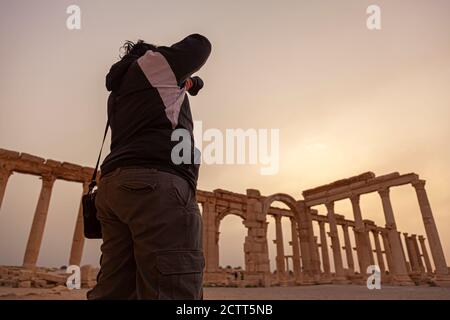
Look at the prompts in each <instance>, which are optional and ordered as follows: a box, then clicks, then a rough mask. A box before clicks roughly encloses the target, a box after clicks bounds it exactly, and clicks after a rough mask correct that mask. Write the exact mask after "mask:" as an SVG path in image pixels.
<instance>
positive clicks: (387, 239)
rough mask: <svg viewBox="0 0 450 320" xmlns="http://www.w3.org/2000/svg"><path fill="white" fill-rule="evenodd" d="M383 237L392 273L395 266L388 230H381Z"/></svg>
mask: <svg viewBox="0 0 450 320" xmlns="http://www.w3.org/2000/svg"><path fill="white" fill-rule="evenodd" d="M381 238H382V239H383V247H384V253H385V254H386V261H387V265H388V269H389V274H391V273H392V270H393V268H394V267H393V262H392V251H391V245H390V244H389V237H388V235H387V232H386V231H382V232H381Z"/></svg>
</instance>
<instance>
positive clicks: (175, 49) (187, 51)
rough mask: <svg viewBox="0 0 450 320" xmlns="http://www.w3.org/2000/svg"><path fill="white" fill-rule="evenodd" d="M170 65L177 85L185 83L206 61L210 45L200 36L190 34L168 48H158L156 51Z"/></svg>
mask: <svg viewBox="0 0 450 320" xmlns="http://www.w3.org/2000/svg"><path fill="white" fill-rule="evenodd" d="M156 51H157V52H160V53H161V54H162V55H163V56H164V57H165V58H166V60H167V62H168V63H169V64H170V66H171V68H172V70H173V72H174V74H175V77H176V79H177V82H178V83H180V84H181V83H183V82H184V81H186V80H187V79H188V78H189V77H190V76H191V75H192V74H193V73H195V72H197V71H198V70H199V69H200V68H201V67H202V66H203V65H204V64H205V62H206V60H208V57H209V55H210V53H211V43H210V42H209V40H208V39H207V38H206V37H204V36H202V35H200V34H197V33H196V34H191V35H189V36H187V37H186V38H184V39H183V40H181V41H180V42H177V43H175V44H173V45H172V46H170V47H165V46H159V47H158V48H157V49H156Z"/></svg>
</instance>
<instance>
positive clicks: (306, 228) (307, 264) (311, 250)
mask: <svg viewBox="0 0 450 320" xmlns="http://www.w3.org/2000/svg"><path fill="white" fill-rule="evenodd" d="M310 210H311V209H310V208H309V207H307V206H306V205H305V203H304V202H303V201H297V211H298V212H297V213H296V215H297V223H298V234H299V241H300V252H301V262H302V263H301V265H302V284H314V283H317V282H318V281H319V280H320V261H319V260H320V259H319V257H316V251H315V244H314V230H313V226H312V218H311V212H310ZM317 262H319V265H317Z"/></svg>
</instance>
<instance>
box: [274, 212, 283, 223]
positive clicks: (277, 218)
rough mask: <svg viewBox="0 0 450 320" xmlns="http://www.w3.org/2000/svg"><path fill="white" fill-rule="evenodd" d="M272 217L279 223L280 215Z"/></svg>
mask: <svg viewBox="0 0 450 320" xmlns="http://www.w3.org/2000/svg"><path fill="white" fill-rule="evenodd" d="M273 217H274V219H275V221H276V222H281V215H279V214H274V215H273Z"/></svg>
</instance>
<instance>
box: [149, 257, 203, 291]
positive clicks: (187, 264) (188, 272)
mask: <svg viewBox="0 0 450 320" xmlns="http://www.w3.org/2000/svg"><path fill="white" fill-rule="evenodd" d="M204 266H205V259H204V257H203V252H201V251H165V252H160V253H158V254H157V257H156V268H157V270H158V280H157V281H158V299H160V300H198V299H201V298H202V295H203V288H202V284H203V268H204Z"/></svg>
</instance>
